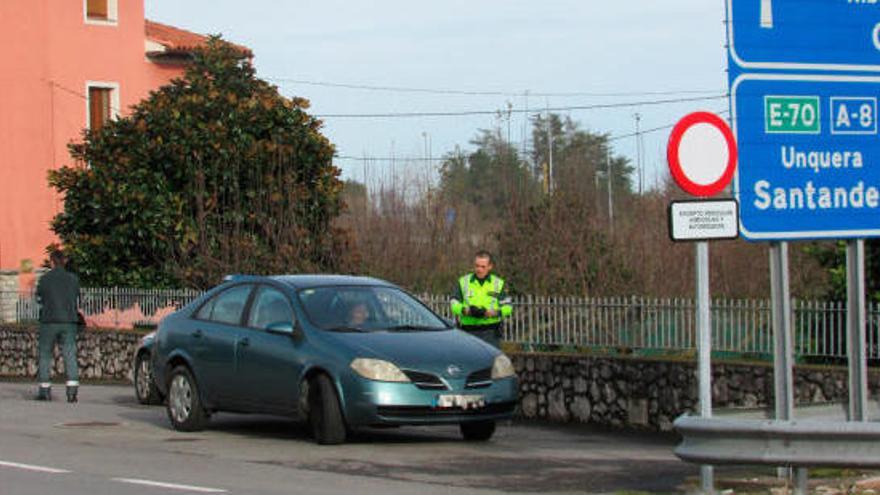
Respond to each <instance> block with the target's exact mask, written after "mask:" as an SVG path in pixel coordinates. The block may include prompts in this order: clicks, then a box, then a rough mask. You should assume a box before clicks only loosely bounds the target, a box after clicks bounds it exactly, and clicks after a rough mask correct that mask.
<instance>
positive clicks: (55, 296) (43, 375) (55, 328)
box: [37, 251, 79, 402]
mask: <svg viewBox="0 0 880 495" xmlns="http://www.w3.org/2000/svg"><path fill="white" fill-rule="evenodd" d="M49 259H50V261H51V263H52V269H51V270H49V272H48V273H46V274H45V275H43V276H42V277H40V281H39V282H38V283H37V299H38V301H39V303H40V357H39V368H38V372H37V381H38V382H39V383H40V390H39V392H38V393H37V400H52V382H51V381H50V377H49V371H50V368H51V366H52V362H53V355H52V350H53V348H54V347H55V342H56V341H58V340H60V341H61V353H62V356H63V357H64V368H65V371H66V374H67V402H76V400H77V391H78V389H79V369H78V368H77V363H76V327H77V319H78V318H77V316H78V313H77V309H76V308H77V299H78V298H79V279H78V278H77V277H76V275H74V274H73V273H70V272H69V271H67V270H65V269H64V265H65V259H64V255H63V254H62V253H61V252H58V251H53V252H52V254H51V255H50V257H49Z"/></svg>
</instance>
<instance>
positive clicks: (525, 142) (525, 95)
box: [522, 89, 529, 160]
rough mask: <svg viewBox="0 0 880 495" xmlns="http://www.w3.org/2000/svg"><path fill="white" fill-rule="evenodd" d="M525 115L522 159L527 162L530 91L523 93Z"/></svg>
mask: <svg viewBox="0 0 880 495" xmlns="http://www.w3.org/2000/svg"><path fill="white" fill-rule="evenodd" d="M523 100H524V102H523V103H524V105H525V109H526V111H525V113H523V135H522V159H523V160H526V157H527V156H528V155H527V154H526V153H528V151H529V150H528V148H529V90H528V89H527V90H525V91H523Z"/></svg>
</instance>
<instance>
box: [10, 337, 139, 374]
mask: <svg viewBox="0 0 880 495" xmlns="http://www.w3.org/2000/svg"><path fill="white" fill-rule="evenodd" d="M142 336H143V334H142V333H136V332H131V331H116V332H114V331H106V330H87V331H85V332H83V333H81V334H80V335H79V336H78V337H77V350H78V356H77V361H78V363H79V372H80V379H81V380H128V381H131V378H132V370H131V368H132V358H133V357H134V351H135V349H137V346H138V344H139V343H140V339H141V337H142ZM53 369H54V371H53V372H52V376H53V377H54V378H55V379H56V381H57V380H58V379H63V377H64V365H63V361H62V360H61V356H60V348H59V347H58V346H56V347H55V363H54V368H53ZM0 376H12V377H33V378H36V376H37V330H36V327H30V326H2V325H0Z"/></svg>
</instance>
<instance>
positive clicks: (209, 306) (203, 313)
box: [196, 296, 217, 321]
mask: <svg viewBox="0 0 880 495" xmlns="http://www.w3.org/2000/svg"><path fill="white" fill-rule="evenodd" d="M215 302H217V296H214V297H212V298H211V299H208V302H206V303H205V304H202V307H201V308H199V311H198V312H197V313H196V319H197V320H205V321H207V320H210V319H211V311H213V310H214V303H215Z"/></svg>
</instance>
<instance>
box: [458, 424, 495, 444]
mask: <svg viewBox="0 0 880 495" xmlns="http://www.w3.org/2000/svg"><path fill="white" fill-rule="evenodd" d="M459 428H460V429H461V436H463V437H464V439H465V440H467V441H469V442H485V441H486V440H489V439H490V438H492V435H493V434H495V422H494V421H491V420H489V421H473V422H468V423H461V424H460V425H459Z"/></svg>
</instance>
